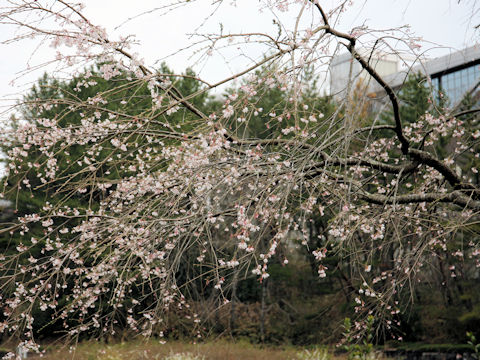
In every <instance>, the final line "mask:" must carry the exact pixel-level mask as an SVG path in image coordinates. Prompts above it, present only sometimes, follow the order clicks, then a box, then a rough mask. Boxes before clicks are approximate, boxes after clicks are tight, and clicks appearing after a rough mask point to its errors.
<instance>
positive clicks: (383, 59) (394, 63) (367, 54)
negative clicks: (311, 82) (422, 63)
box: [329, 49, 411, 99]
mask: <svg viewBox="0 0 480 360" xmlns="http://www.w3.org/2000/svg"><path fill="white" fill-rule="evenodd" d="M357 51H358V53H359V54H361V55H362V57H363V58H365V59H368V60H369V63H370V64H372V65H373V67H374V68H375V70H376V71H377V72H378V74H379V75H380V76H382V77H386V76H389V75H392V74H396V73H399V72H401V71H402V70H403V69H404V68H405V67H406V66H408V63H407V62H406V61H405V59H403V58H400V57H399V56H398V55H395V54H387V53H384V52H381V51H374V52H373V53H371V51H369V50H366V49H358V50H357ZM409 60H411V59H409ZM329 72H330V94H331V95H332V96H333V97H334V98H336V99H341V98H343V97H344V95H345V91H346V89H347V87H348V85H349V84H353V85H355V84H358V83H359V82H361V84H362V86H365V87H367V88H372V89H373V87H374V83H375V80H373V79H372V78H371V76H370V75H369V74H368V73H367V72H366V71H365V70H363V69H362V66H361V65H360V63H359V62H358V61H356V60H354V59H353V57H352V55H351V54H350V53H348V52H347V53H344V54H340V55H337V56H335V57H334V58H333V59H332V61H331V63H330V68H329Z"/></svg>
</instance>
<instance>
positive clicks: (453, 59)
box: [330, 45, 480, 107]
mask: <svg viewBox="0 0 480 360" xmlns="http://www.w3.org/2000/svg"><path fill="white" fill-rule="evenodd" d="M372 58H373V59H374V61H372V60H371V61H370V63H371V64H373V65H374V68H375V70H376V71H377V72H378V73H379V74H380V75H381V76H382V77H383V79H384V80H385V81H386V82H387V84H389V85H390V86H391V87H392V88H393V89H394V90H399V89H401V87H402V84H403V83H405V81H406V80H407V79H408V75H409V74H413V73H418V72H420V73H422V74H424V75H426V77H427V80H428V81H427V82H426V84H427V85H429V84H430V85H431V87H432V90H433V92H434V93H435V94H438V91H439V90H442V93H443V94H444V95H446V97H447V98H448V100H449V103H450V106H452V107H453V106H455V105H456V104H457V103H458V102H459V101H460V100H461V99H462V98H463V96H464V95H465V94H467V93H468V92H472V95H473V96H474V97H479V96H480V92H479V91H478V89H477V88H476V87H477V86H478V82H479V81H480V45H474V46H471V47H468V48H466V49H463V50H461V51H456V52H451V53H450V54H448V55H444V56H441V57H438V58H435V59H432V60H429V61H426V62H424V63H421V64H417V65H413V66H411V65H409V64H408V63H409V62H410V61H411V59H408V60H407V61H405V59H403V58H402V59H400V58H399V57H396V56H394V55H390V57H387V56H383V57H380V58H378V59H377V58H375V57H372ZM351 59H352V56H351V55H350V54H343V55H341V56H338V57H337V58H335V59H334V60H333V61H332V65H331V66H330V73H331V94H332V95H333V96H334V97H339V96H341V95H342V91H341V89H340V88H341V87H343V89H345V88H346V86H347V84H348V80H349V79H352V80H353V81H358V79H360V78H362V79H364V80H363V81H364V82H365V84H366V85H365V86H366V92H367V94H368V95H369V97H370V98H377V99H381V98H382V97H384V96H385V93H384V91H383V89H382V88H381V87H380V85H379V84H378V83H376V82H375V81H374V80H372V79H371V78H369V77H368V78H367V77H365V75H362V70H361V67H360V64H359V63H358V62H356V64H355V65H354V66H353V67H352V69H355V71H352V76H351V77H349V70H348V69H347V67H346V66H345V64H346V63H347V62H350V61H351ZM410 64H414V62H413V61H412V62H410ZM395 66H396V70H395V71H392V70H393V69H394V68H395ZM363 72H364V71H363ZM353 74H355V76H353ZM365 79H366V80H365Z"/></svg>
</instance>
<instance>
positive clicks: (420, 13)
mask: <svg viewBox="0 0 480 360" xmlns="http://www.w3.org/2000/svg"><path fill="white" fill-rule="evenodd" d="M166 1H167V0H137V1H132V0H87V1H85V3H86V10H85V13H86V14H87V16H88V17H89V18H90V19H91V21H92V22H93V23H94V24H97V25H101V26H104V27H106V28H107V30H108V32H109V34H111V36H112V38H115V37H117V36H118V35H135V37H136V39H137V40H138V42H139V45H138V46H137V47H136V48H135V51H136V52H138V53H139V54H141V56H142V57H143V58H145V60H146V62H147V64H150V65H151V64H153V63H154V62H155V60H157V59H162V58H164V57H165V56H167V55H168V54H171V53H172V52H174V51H175V50H178V49H181V48H183V47H185V46H187V45H188V44H189V43H190V42H191V41H192V38H191V37H190V35H189V34H192V33H195V31H198V30H197V29H198V27H199V26H200V25H202V23H203V22H204V20H205V18H206V17H208V16H209V14H210V13H211V11H212V6H211V3H212V0H198V1H197V2H193V1H192V4H189V5H191V7H188V6H187V7H183V8H181V9H179V10H177V11H174V12H171V13H169V14H167V15H166V16H163V17H160V16H159V15H160V11H156V12H153V13H151V14H146V15H143V16H140V17H138V18H135V19H132V20H131V21H128V22H127V23H126V24H124V25H122V26H120V27H119V28H117V29H116V27H117V26H119V25H120V24H122V23H124V21H125V20H127V19H129V18H131V17H132V16H134V15H136V14H140V13H142V12H144V11H146V10H148V9H151V8H154V7H155V6H157V7H158V6H161V5H162V4H165V2H166ZM233 1H234V0H233ZM265 1H272V0H265ZM320 1H321V2H322V0H320ZM231 2H232V0H226V1H225V3H226V5H225V6H222V7H221V8H220V9H219V10H218V12H217V13H216V14H215V16H214V17H212V18H210V19H208V21H207V22H206V24H205V25H204V26H203V27H202V28H201V30H200V31H203V32H208V31H213V30H217V29H218V28H219V27H220V25H219V24H220V22H221V23H222V25H223V26H224V28H225V32H236V31H269V30H271V29H272V26H273V25H272V19H273V15H272V14H271V13H270V12H269V11H263V12H260V11H258V6H257V4H258V3H259V1H258V0H237V7H231V6H229V5H228V4H229V3H231ZM5 3H6V0H0V4H2V5H3V4H5ZM323 3H324V4H325V6H327V7H328V6H331V4H335V3H338V1H336V0H325V1H323ZM475 3H476V1H474V0H461V1H460V2H459V1H458V0H368V1H360V0H355V1H354V6H353V8H352V9H350V10H349V11H348V12H347V13H346V14H345V16H344V18H343V20H342V21H341V22H340V23H339V24H338V26H339V28H340V29H342V30H348V29H351V28H352V27H354V26H358V25H361V24H366V25H368V26H369V27H371V28H378V29H380V28H395V27H398V26H401V25H405V24H409V25H411V29H412V32H413V33H414V34H416V35H417V36H421V37H423V39H424V40H425V41H426V42H425V43H424V45H423V47H422V50H423V51H426V54H427V55H428V56H430V57H435V56H439V55H443V54H446V53H448V52H451V51H454V50H456V49H462V48H464V47H467V46H472V45H475V44H476V43H477V39H478V37H477V38H476V37H475V33H474V30H473V29H474V26H476V25H478V24H480V16H478V14H476V13H475V12H476V8H474V6H475ZM293 10H295V11H293ZM296 14H297V10H296V9H295V8H294V7H293V8H292V13H286V14H283V20H284V21H286V22H292V21H293V18H294V16H295V15H296ZM13 34H14V30H13V29H12V28H10V27H7V26H2V25H1V24H0V41H5V40H6V39H8V38H9V37H11V36H12V35H13ZM35 50H36V44H34V43H32V42H27V43H24V44H20V43H13V44H10V45H5V44H0V54H2V56H1V60H0V65H1V71H0V99H2V100H1V103H0V104H3V105H5V104H6V103H7V99H13V98H14V97H15V94H18V93H21V92H22V91H24V89H25V88H26V87H27V88H28V87H29V86H30V84H31V83H32V81H34V80H35V79H36V78H38V77H39V76H40V75H41V73H42V71H43V70H42V71H37V72H32V73H31V74H29V75H28V76H25V77H23V78H22V79H19V80H18V81H16V83H15V85H14V86H10V85H9V83H10V82H11V81H12V80H14V79H15V78H16V76H17V74H18V73H19V72H20V71H21V70H23V69H25V67H26V65H27V62H28V63H29V64H30V65H31V66H35V65H37V64H40V63H42V62H43V61H46V60H47V59H48V58H49V57H50V56H52V54H53V52H52V50H51V49H49V48H48V47H47V48H46V50H45V49H38V50H36V52H35V53H34V55H33V56H31V55H32V53H33V52H34V51H35ZM252 51H253V52H255V48H253V50H252ZM251 56H256V57H259V56H261V54H251ZM165 61H166V62H167V63H168V64H169V65H170V66H171V67H173V68H174V69H175V70H176V71H182V70H183V69H184V68H185V67H186V66H188V65H191V61H192V60H191V59H188V57H187V52H181V53H180V54H178V55H177V56H174V57H168V58H165ZM241 65H242V59H234V61H232V62H231V63H230V64H229V65H228V66H226V65H225V64H224V62H223V60H222V59H221V58H215V54H214V56H212V58H211V59H210V60H209V62H208V63H207V64H202V66H199V65H197V67H196V69H195V70H197V71H198V72H200V73H201V75H202V77H204V78H205V79H206V80H208V81H215V80H219V78H218V77H219V76H220V75H224V74H226V73H228V72H234V71H237V70H238V69H240V68H241ZM8 102H10V103H11V101H8Z"/></svg>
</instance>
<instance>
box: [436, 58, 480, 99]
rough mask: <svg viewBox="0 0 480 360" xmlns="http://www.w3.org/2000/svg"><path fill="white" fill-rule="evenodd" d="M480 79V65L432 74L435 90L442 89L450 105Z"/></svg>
mask: <svg viewBox="0 0 480 360" xmlns="http://www.w3.org/2000/svg"><path fill="white" fill-rule="evenodd" d="M478 81H480V65H479V64H475V65H470V66H467V67H464V68H461V69H458V70H454V71H451V72H448V73H440V74H433V75H432V85H433V87H434V89H435V92H438V90H439V89H442V91H443V93H444V95H445V96H446V97H447V98H448V100H449V104H450V106H455V105H456V104H457V103H458V102H459V101H460V100H461V99H462V98H463V96H464V95H465V94H466V93H467V92H468V91H470V90H471V89H472V88H473V87H474V86H475V85H476V84H477V82H478Z"/></svg>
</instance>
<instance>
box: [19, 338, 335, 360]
mask: <svg viewBox="0 0 480 360" xmlns="http://www.w3.org/2000/svg"><path fill="white" fill-rule="evenodd" d="M313 352H315V353H316V354H315V355H317V354H318V355H319V356H309V355H313ZM329 358H330V356H329V355H328V354H327V352H326V351H325V350H317V351H314V350H312V351H310V353H307V352H306V351H305V350H304V349H301V348H294V347H288V346H286V347H284V348H282V347H268V346H264V347H260V346H255V345H251V344H249V343H246V342H236V343H233V342H226V341H211V342H207V343H200V344H188V343H185V342H177V341H169V342H167V343H166V344H161V343H159V342H158V341H154V340H149V341H145V342H134V341H129V342H125V343H118V344H108V345H107V344H103V343H100V342H93V341H89V342H85V343H81V344H79V345H78V346H77V348H76V349H75V350H74V351H72V352H69V349H68V348H58V349H51V350H48V351H47V352H46V354H45V355H43V356H42V357H40V356H39V355H34V354H30V356H28V359H45V360H68V359H74V360H97V359H98V360H147V359H148V360H150V359H153V360H156V359H158V360H160V359H168V360H210V359H213V360H234V359H235V360H236V359H241V360H249V359H251V360H257V359H258V360H269V359H273V360H292V359H300V360H304V359H305V360H310V359H312V360H313V359H320V360H328V359H329Z"/></svg>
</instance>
